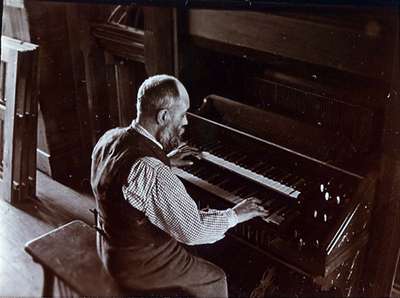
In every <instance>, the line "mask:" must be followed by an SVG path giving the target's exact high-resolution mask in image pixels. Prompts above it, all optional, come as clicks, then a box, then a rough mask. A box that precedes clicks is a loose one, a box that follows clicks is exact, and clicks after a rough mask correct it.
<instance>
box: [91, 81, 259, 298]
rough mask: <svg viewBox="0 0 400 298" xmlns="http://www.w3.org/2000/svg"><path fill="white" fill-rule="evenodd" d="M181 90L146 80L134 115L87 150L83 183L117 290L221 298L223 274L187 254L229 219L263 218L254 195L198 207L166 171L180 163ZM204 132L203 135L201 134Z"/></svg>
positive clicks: (215, 236) (185, 100) (185, 103)
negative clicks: (87, 180) (88, 187)
mask: <svg viewBox="0 0 400 298" xmlns="http://www.w3.org/2000/svg"><path fill="white" fill-rule="evenodd" d="M188 109H189V95H188V93H187V91H186V89H185V87H184V86H183V85H182V83H180V82H179V81H178V80H177V79H176V78H174V77H172V76H167V75H157V76H153V77H150V78H148V79H147V80H146V81H144V83H143V84H142V85H141V87H140V88H139V91H138V94H137V118H136V119H135V120H134V121H133V122H132V124H131V125H130V126H129V127H125V128H115V129H112V130H110V131H108V132H106V133H105V134H104V135H103V136H102V137H101V138H100V140H99V142H98V143H97V145H96V147H95V148H94V151H93V155H92V173H91V175H92V176H91V184H92V188H93V191H94V194H95V197H96V202H97V208H98V212H99V216H98V220H97V224H98V229H99V231H100V233H98V239H97V240H98V241H97V244H98V251H99V255H100V256H101V259H102V261H103V263H104V265H105V267H106V269H107V270H108V272H109V273H110V274H111V276H113V277H114V278H115V280H116V281H117V282H118V283H119V284H120V285H121V286H122V287H123V288H125V289H136V290H137V289H139V290H154V291H158V290H162V289H168V288H179V289H181V290H182V291H183V292H184V293H186V294H188V295H190V296H194V297H227V295H228V294H227V283H226V276H225V274H224V272H223V271H222V270H221V269H220V268H218V267H217V266H215V265H214V264H212V263H210V262H207V261H205V260H203V259H201V258H198V257H195V256H193V255H191V254H190V253H188V252H187V250H186V249H185V248H184V246H182V245H181V244H180V243H183V244H186V245H196V244H206V243H213V242H215V241H218V240H220V239H222V238H223V237H224V234H225V233H226V231H227V230H228V229H229V228H231V227H233V226H235V225H236V224H238V223H240V222H243V221H246V220H249V219H251V218H253V217H256V216H263V215H266V211H265V210H264V209H263V208H262V207H261V206H259V205H258V204H259V201H257V200H256V199H253V198H251V199H248V200H245V201H243V202H242V203H240V204H238V205H236V206H235V207H233V208H232V209H227V210H213V209H209V210H207V211H204V210H198V209H197V206H196V204H195V202H194V201H193V199H192V198H191V197H190V196H189V194H188V193H187V192H186V190H185V187H184V185H183V184H182V182H181V181H180V180H179V178H178V177H177V176H175V175H174V174H173V172H172V171H171V163H172V164H173V165H186V164H188V163H190V162H185V161H184V160H183V157H185V156H187V155H188V154H191V153H193V152H192V151H191V150H186V152H184V153H183V154H182V152H180V151H177V150H174V151H173V152H176V154H175V155H174V156H169V157H168V156H167V154H166V153H168V152H171V151H172V150H173V149H176V148H177V147H178V146H179V145H180V138H181V136H182V134H183V132H184V126H185V125H187V124H188V123H187V119H186V112H187V110H188ZM204 133H207V132H204Z"/></svg>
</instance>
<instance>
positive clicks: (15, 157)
mask: <svg viewBox="0 0 400 298" xmlns="http://www.w3.org/2000/svg"><path fill="white" fill-rule="evenodd" d="M1 65H2V67H1V91H2V94H1V102H0V108H1V113H0V117H1V120H0V121H1V128H2V131H1V136H2V139H1V143H2V144H1V146H2V147H3V148H2V153H3V160H2V167H1V170H2V186H3V195H2V197H3V199H4V200H6V201H8V202H10V203H17V202H21V201H23V200H25V199H26V198H27V197H34V196H35V193H36V137H37V81H36V74H37V46H36V45H34V44H31V43H27V42H21V41H20V40H16V39H12V38H8V37H5V36H3V37H2V40H1Z"/></svg>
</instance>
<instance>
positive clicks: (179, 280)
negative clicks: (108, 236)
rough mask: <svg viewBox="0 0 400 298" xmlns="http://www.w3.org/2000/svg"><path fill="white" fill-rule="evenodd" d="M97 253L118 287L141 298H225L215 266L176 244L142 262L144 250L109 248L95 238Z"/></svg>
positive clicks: (221, 274) (222, 279)
mask: <svg viewBox="0 0 400 298" xmlns="http://www.w3.org/2000/svg"><path fill="white" fill-rule="evenodd" d="M98 238H99V239H98V242H97V243H98V253H99V255H100V257H101V259H102V261H103V264H104V265H105V267H106V269H107V271H108V272H109V273H110V274H111V276H113V277H114V279H115V280H116V281H117V282H118V284H119V285H120V286H121V287H122V288H124V289H126V290H127V292H128V293H129V291H131V292H132V293H138V291H139V292H141V293H142V294H141V296H152V295H154V296H173V294H174V293H176V295H177V296H179V297H182V296H188V297H206V298H213V297H215V298H226V297H228V288H227V281H226V275H225V272H224V271H223V270H222V269H221V268H219V267H218V266H216V265H214V264H212V263H211V262H208V261H206V260H204V259H202V258H199V257H195V256H193V255H192V254H190V253H188V252H187V251H186V250H185V249H184V248H183V247H182V246H181V245H180V244H178V243H177V242H176V241H171V242H168V243H166V244H165V246H164V247H160V248H159V251H158V252H157V253H156V254H154V253H153V255H152V257H151V258H146V257H145V254H146V253H148V252H147V251H146V250H140V251H138V250H137V249H133V248H123V249H121V248H115V247H110V246H109V245H108V243H107V241H105V240H104V239H103V237H101V236H99V237H98Z"/></svg>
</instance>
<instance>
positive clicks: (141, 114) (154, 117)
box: [136, 75, 190, 152]
mask: <svg viewBox="0 0 400 298" xmlns="http://www.w3.org/2000/svg"><path fill="white" fill-rule="evenodd" d="M189 106H190V103H189V95H188V93H187V91H186V89H185V87H184V86H183V84H182V83H181V82H179V81H178V80H177V79H176V78H174V77H173V76H168V75H156V76H153V77H150V78H148V79H147V80H145V81H144V82H143V84H142V85H141V86H140V88H139V90H138V94H137V103H136V107H137V118H136V122H137V123H139V124H140V125H141V126H142V127H143V128H145V129H146V130H147V131H148V132H149V133H150V134H152V135H153V136H154V137H155V138H156V140H158V141H159V142H160V143H161V144H162V145H163V147H164V149H165V150H166V151H167V152H168V151H170V150H172V149H173V148H176V147H177V146H178V145H179V143H180V138H181V136H182V134H183V132H184V126H185V125H187V124H188V122H187V118H186V112H187V110H188V109H189Z"/></svg>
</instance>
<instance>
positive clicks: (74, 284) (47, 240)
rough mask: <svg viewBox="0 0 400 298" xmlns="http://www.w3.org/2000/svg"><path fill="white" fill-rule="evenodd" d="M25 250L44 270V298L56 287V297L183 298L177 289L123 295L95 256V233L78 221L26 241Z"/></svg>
mask: <svg viewBox="0 0 400 298" xmlns="http://www.w3.org/2000/svg"><path fill="white" fill-rule="evenodd" d="M25 250H26V252H27V253H29V254H30V255H31V256H32V258H33V260H34V261H35V262H37V263H39V264H40V265H41V266H42V268H43V271H44V283H43V292H42V295H43V296H45V297H51V296H54V294H55V293H54V291H55V290H56V289H55V288H54V285H55V284H56V285H58V287H57V290H58V292H59V293H58V295H59V296H103V297H104V296H114V297H116V296H141V297H143V296H153V297H154V296H156V297H159V296H162V297H165V296H175V295H179V296H180V297H182V296H186V295H182V292H181V291H180V290H179V289H165V290H163V291H162V292H160V291H157V292H154V291H152V292H151V293H150V292H143V291H141V292H139V291H138V292H135V293H129V294H128V293H126V292H124V291H123V290H122V289H120V288H119V287H118V285H117V284H116V283H115V281H114V280H113V279H112V277H111V276H110V275H109V274H108V273H107V272H106V271H105V269H104V268H103V264H102V263H101V260H100V258H99V257H98V255H97V251H96V230H95V229H94V228H92V227H90V226H89V225H87V224H86V223H84V222H82V221H79V220H75V221H72V222H70V223H68V224H66V225H64V226H61V227H59V228H57V229H55V230H53V231H50V232H49V233H47V234H44V235H43V236H40V237H38V238H36V239H33V240H31V241H29V242H28V243H27V244H26V245H25ZM179 292H180V293H179Z"/></svg>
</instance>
